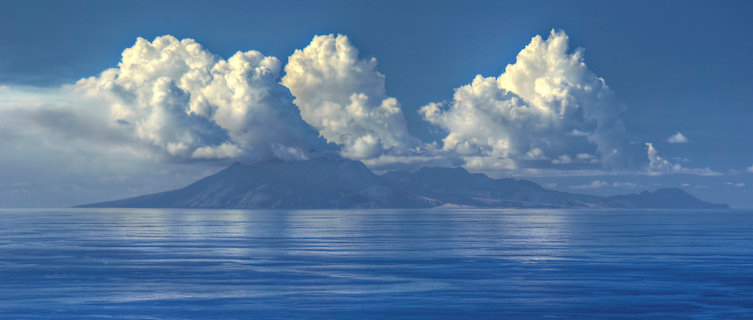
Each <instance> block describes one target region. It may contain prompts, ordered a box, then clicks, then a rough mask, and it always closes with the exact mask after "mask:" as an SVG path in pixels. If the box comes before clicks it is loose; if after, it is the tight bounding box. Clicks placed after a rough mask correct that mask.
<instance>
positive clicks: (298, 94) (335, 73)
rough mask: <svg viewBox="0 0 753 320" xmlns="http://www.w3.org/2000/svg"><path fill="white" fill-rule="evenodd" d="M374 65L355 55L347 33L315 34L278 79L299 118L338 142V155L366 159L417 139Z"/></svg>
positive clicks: (413, 144) (413, 143)
mask: <svg viewBox="0 0 753 320" xmlns="http://www.w3.org/2000/svg"><path fill="white" fill-rule="evenodd" d="M376 67H377V61H376V59H374V58H371V59H361V58H359V56H358V50H357V49H356V48H355V47H353V45H351V43H350V42H349V40H348V37H346V36H344V35H337V36H335V35H332V34H330V35H322V36H316V37H314V38H313V40H311V43H310V44H309V45H308V46H307V47H305V48H304V49H303V50H296V51H295V53H293V55H291V56H290V58H289V59H288V64H287V65H286V66H285V76H284V77H283V78H282V84H283V85H284V86H286V87H287V88H288V89H290V92H291V93H292V94H293V96H294V97H295V100H293V103H294V104H295V105H296V106H298V108H299V109H300V113H301V117H302V118H303V120H304V121H306V122H307V123H308V124H309V125H311V126H312V127H314V128H316V129H317V130H319V133H320V134H321V136H323V137H324V138H325V139H326V140H327V141H328V142H332V143H335V144H337V145H340V146H342V152H341V153H342V155H343V156H345V157H348V158H351V159H371V158H375V157H378V156H380V155H381V154H383V153H393V152H398V153H399V152H401V151H405V150H408V149H411V148H414V147H416V146H417V145H418V141H417V140H416V139H415V138H413V137H412V136H411V135H410V134H409V133H408V128H407V125H406V121H405V117H404V115H403V111H402V109H401V107H400V104H399V103H398V101H397V100H396V99H395V98H392V97H388V96H387V95H386V93H385V87H384V82H385V77H384V75H382V74H381V73H379V72H378V71H377V69H376Z"/></svg>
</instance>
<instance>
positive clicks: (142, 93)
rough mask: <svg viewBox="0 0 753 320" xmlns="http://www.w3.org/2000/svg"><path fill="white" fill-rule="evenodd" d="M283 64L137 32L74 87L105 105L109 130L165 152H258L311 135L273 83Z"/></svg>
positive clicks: (206, 155) (200, 155)
mask: <svg viewBox="0 0 753 320" xmlns="http://www.w3.org/2000/svg"><path fill="white" fill-rule="evenodd" d="M281 68H282V66H281V63H280V61H279V60H278V59H277V58H275V57H269V56H264V55H263V54H261V53H260V52H258V51H253V50H252V51H246V52H240V51H239V52H237V53H236V54H234V55H233V56H232V57H230V58H229V59H227V60H225V59H222V58H220V57H218V56H216V55H214V54H212V53H211V52H209V51H208V50H206V49H205V48H204V47H202V46H201V45H200V44H198V43H197V42H196V41H194V40H192V39H183V40H178V39H176V38H174V37H172V36H169V35H168V36H162V37H157V38H156V39H154V41H151V42H150V41H148V40H146V39H143V38H139V39H138V40H137V41H136V43H135V44H134V45H133V47H131V48H128V49H125V50H124V51H123V54H122V60H121V61H120V63H119V64H118V66H117V67H115V68H111V69H108V70H105V71H104V72H102V73H101V74H100V75H99V76H97V77H90V78H86V79H82V80H80V81H78V82H77V83H76V84H75V85H74V86H72V89H73V90H74V91H75V92H77V93H79V94H82V95H84V96H85V97H86V98H87V99H89V100H90V101H92V103H99V104H100V105H102V106H104V108H107V109H108V110H109V116H108V117H109V119H108V123H111V124H114V125H113V126H114V127H115V128H114V130H117V131H119V132H121V133H123V134H127V135H132V136H133V137H134V138H136V139H138V140H139V141H141V142H143V143H144V144H146V145H148V146H150V147H152V148H154V149H156V150H160V151H161V152H163V153H164V155H166V156H167V157H171V158H177V159H191V158H195V159H212V158H237V157H243V156H245V157H252V158H260V157H268V156H270V155H272V154H273V150H272V149H273V146H275V145H285V146H288V147H294V148H299V149H300V148H306V147H307V145H309V144H311V143H312V141H313V140H314V139H312V138H309V137H307V134H310V133H309V132H307V131H306V129H307V128H306V126H305V124H303V123H302V122H301V121H300V119H299V117H298V115H297V112H296V110H295V108H294V107H293V106H292V105H290V103H289V96H288V95H287V93H286V92H285V90H284V88H283V87H281V86H280V85H279V84H278V81H279V77H280V71H281ZM296 152H300V151H299V150H298V149H296Z"/></svg>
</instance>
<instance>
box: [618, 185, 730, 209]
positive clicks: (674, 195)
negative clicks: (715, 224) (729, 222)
mask: <svg viewBox="0 0 753 320" xmlns="http://www.w3.org/2000/svg"><path fill="white" fill-rule="evenodd" d="M607 199H609V200H611V201H614V202H615V203H616V204H618V205H619V206H620V207H624V208H665V209H728V208H729V206H727V205H726V204H716V203H708V202H705V201H702V200H700V199H698V198H696V197H694V196H692V195H690V194H688V193H687V192H685V191H683V190H682V189H678V188H664V189H658V190H656V191H654V192H648V191H643V192H641V193H638V194H627V195H619V196H611V197H608V198H607Z"/></svg>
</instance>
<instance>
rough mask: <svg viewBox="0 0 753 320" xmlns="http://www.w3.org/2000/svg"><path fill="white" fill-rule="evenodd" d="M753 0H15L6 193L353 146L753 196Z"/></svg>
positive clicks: (585, 185) (3, 26) (1, 151)
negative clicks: (751, 34)
mask: <svg viewBox="0 0 753 320" xmlns="http://www.w3.org/2000/svg"><path fill="white" fill-rule="evenodd" d="M751 14H753V3H751V2H749V1H728V2H715V3H711V2H708V1H706V2H701V1H662V2H658V3H657V2H655V1H630V2H623V3H618V2H614V1H530V2H529V1H526V2H507V1H317V2H314V1H274V2H273V1H269V2H255V1H242V2H241V1H239V2H233V1H224V2H221V3H216V2H210V1H129V2H115V1H65V2H63V1H3V2H2V3H1V4H0V207H60V206H71V205H76V204H82V203H89V202H96V201H104V200H112V199H118V198H123V197H128V196H135V195H140V194H145V193H151V192H158V191H164V190H168V189H173V188H178V187H182V186H184V185H186V184H188V183H190V182H192V181H195V180H196V179H198V178H200V177H203V176H206V175H208V174H211V173H213V172H216V171H218V170H220V169H221V168H223V167H224V166H226V165H228V164H229V163H231V162H233V161H237V160H240V161H243V162H247V163H253V162H255V161H262V160H266V159H272V158H279V159H284V160H288V161H305V159H309V158H311V157H316V156H317V155H318V154H322V153H328V152H334V153H339V154H340V155H342V156H343V157H346V158H349V159H353V160H359V161H362V162H364V163H365V164H366V165H367V166H369V167H370V168H371V169H372V170H374V171H375V172H377V173H381V172H386V171H389V170H414V169H416V168H419V167H421V166H453V167H454V166H462V167H465V168H466V169H468V170H469V171H472V172H482V173H486V174H487V175H489V176H492V177H495V178H499V177H518V178H525V179H530V180H533V181H536V182H539V183H541V184H542V185H544V186H546V187H548V188H553V189H557V190H562V191H568V192H580V193H589V194H597V195H612V194H625V193H637V192H641V191H643V190H654V189H657V188H661V187H680V188H683V189H684V190H686V191H688V192H690V193H691V194H693V195H695V196H698V197H700V198H701V199H703V200H707V201H713V202H724V203H728V204H730V205H731V206H733V207H744V208H751V207H753V147H752V144H751V141H753V130H751V129H750V127H751V125H753V90H750V88H753V63H752V62H751V57H753V43H751V42H750V41H748V40H747V39H748V38H749V31H750V30H753V22H752V21H751V19H749V16H750V15H751Z"/></svg>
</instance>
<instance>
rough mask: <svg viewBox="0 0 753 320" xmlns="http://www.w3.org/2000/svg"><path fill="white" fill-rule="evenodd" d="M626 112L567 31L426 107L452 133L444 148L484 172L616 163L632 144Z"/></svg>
mask: <svg viewBox="0 0 753 320" xmlns="http://www.w3.org/2000/svg"><path fill="white" fill-rule="evenodd" d="M622 111H623V107H622V105H621V104H620V103H619V102H618V101H617V99H616V98H615V96H614V94H613V93H612V91H611V90H610V89H609V87H607V85H606V84H605V82H604V80H603V79H602V78H599V77H597V76H596V75H595V74H594V73H593V72H591V70H589V69H588V67H587V66H586V64H585V63H584V62H583V50H581V49H578V50H575V51H574V52H572V53H568V37H567V35H566V34H565V33H564V32H562V31H559V32H555V31H552V32H551V34H550V35H549V38H548V39H546V40H544V39H543V38H542V37H540V36H536V37H534V38H533V39H532V40H531V43H530V44H528V46H526V47H525V49H523V50H522V51H521V52H520V53H519V54H518V56H517V60H516V62H515V63H514V64H511V65H508V66H507V68H506V69H505V72H504V73H502V74H501V75H500V76H499V77H496V78H495V77H483V76H481V75H478V76H476V78H475V79H473V81H472V82H471V83H470V84H468V85H465V86H462V87H460V88H457V89H456V90H455V94H454V96H453V99H452V101H450V102H449V103H431V104H428V105H426V106H424V107H423V108H421V110H420V112H421V114H422V115H423V117H424V119H426V120H427V121H429V122H431V123H433V124H435V125H437V126H439V127H440V128H442V129H444V130H446V131H447V133H448V134H447V136H446V137H445V138H444V139H443V142H444V146H443V149H444V150H445V151H448V152H454V153H457V154H459V155H461V156H463V157H464V159H465V161H466V166H467V167H470V168H474V169H478V170H484V169H489V168H492V169H493V168H510V169H512V168H521V167H549V166H554V167H557V168H584V167H585V168H589V167H590V168H596V167H604V166H611V165H615V164H617V161H616V160H617V159H619V158H624V155H620V153H621V152H624V150H622V149H623V148H624V145H625V144H626V142H625V134H624V129H623V125H622V123H621V122H620V119H619V115H620V113H621V112H622ZM618 155H620V156H618Z"/></svg>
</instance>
